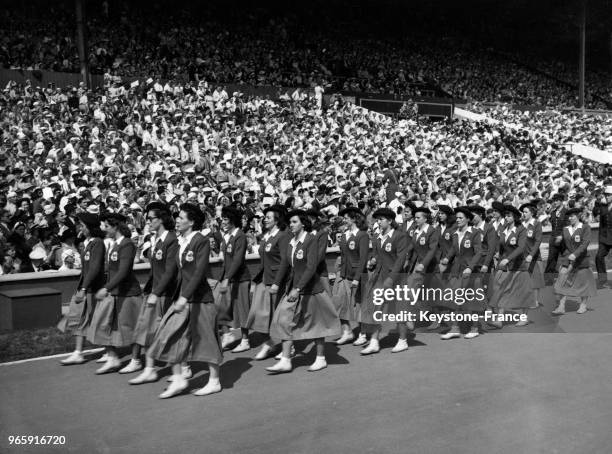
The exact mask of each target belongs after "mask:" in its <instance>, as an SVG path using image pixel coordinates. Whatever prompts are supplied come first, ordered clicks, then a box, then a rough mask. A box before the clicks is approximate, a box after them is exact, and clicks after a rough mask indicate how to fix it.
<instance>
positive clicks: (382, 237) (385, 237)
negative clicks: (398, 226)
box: [378, 229, 395, 243]
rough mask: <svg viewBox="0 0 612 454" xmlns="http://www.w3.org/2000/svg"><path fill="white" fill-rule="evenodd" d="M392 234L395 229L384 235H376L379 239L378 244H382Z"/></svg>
mask: <svg viewBox="0 0 612 454" xmlns="http://www.w3.org/2000/svg"><path fill="white" fill-rule="evenodd" d="M393 232H395V229H390V230H389V231H388V232H387V233H386V235H383V234H378V238H379V239H380V242H381V243H382V242H383V241H385V239H387V238H390V237H391V236H393Z"/></svg>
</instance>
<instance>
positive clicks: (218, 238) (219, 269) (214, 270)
mask: <svg viewBox="0 0 612 454" xmlns="http://www.w3.org/2000/svg"><path fill="white" fill-rule="evenodd" d="M200 234H201V235H202V236H203V237H204V238H208V240H209V241H210V240H211V239H214V240H215V242H216V243H217V251H216V252H219V251H220V250H221V248H222V247H223V235H221V233H220V232H218V231H216V232H214V233H213V232H212V231H210V232H208V233H207V234H206V235H204V234H203V233H202V232H200ZM213 251H214V249H213V247H212V244H211V247H210V252H211V253H212V252H213ZM222 275H223V266H215V267H213V266H209V267H208V271H207V272H206V277H207V278H209V279H214V280H216V281H220V280H221V276H222Z"/></svg>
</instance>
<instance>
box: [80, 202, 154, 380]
mask: <svg viewBox="0 0 612 454" xmlns="http://www.w3.org/2000/svg"><path fill="white" fill-rule="evenodd" d="M104 224H105V230H106V235H107V236H108V237H109V238H112V239H113V240H114V246H113V247H111V248H110V250H109V251H108V279H107V281H106V284H104V286H103V287H102V288H101V289H99V290H98V292H97V293H96V299H97V300H98V303H97V304H96V310H95V312H94V314H93V318H92V321H91V327H90V330H89V335H88V337H87V339H88V340H89V341H90V342H92V343H94V344H98V345H104V346H105V347H106V354H107V360H106V362H105V363H104V365H102V367H100V368H99V369H98V370H97V371H96V374H105V373H108V372H113V371H115V370H117V369H118V368H119V367H120V366H121V362H120V361H119V357H118V355H117V349H118V348H121V347H127V346H128V345H131V346H132V359H131V361H130V362H129V364H128V365H127V366H125V367H124V368H123V369H121V370H120V371H119V373H122V374H127V373H131V372H136V371H137V370H140V369H142V364H141V362H140V359H139V356H140V346H139V345H138V344H134V343H133V341H134V328H135V326H136V321H137V320H138V314H139V313H140V307H141V305H142V296H141V295H142V291H141V289H140V284H139V283H138V279H137V278H136V275H135V274H134V257H135V256H136V245H135V244H134V243H133V242H132V240H131V239H130V234H131V231H130V229H129V228H128V226H127V225H126V224H125V217H124V216H122V215H120V214H112V215H109V216H108V217H107V218H106V221H105V223H104Z"/></svg>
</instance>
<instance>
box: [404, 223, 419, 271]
mask: <svg viewBox="0 0 612 454" xmlns="http://www.w3.org/2000/svg"><path fill="white" fill-rule="evenodd" d="M416 228H417V223H416V221H415V220H414V219H411V220H410V221H405V222H404V223H403V224H402V231H403V232H404V233H405V235H406V244H407V245H408V252H407V253H406V263H405V266H404V269H405V270H410V269H412V268H413V267H414V257H413V255H414V254H413V252H414V239H413V236H414V231H415V230H416Z"/></svg>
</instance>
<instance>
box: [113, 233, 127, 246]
mask: <svg viewBox="0 0 612 454" xmlns="http://www.w3.org/2000/svg"><path fill="white" fill-rule="evenodd" d="M124 238H125V237H124V236H123V235H120V236H119V238H117V239H116V240H115V246H119V245H120V244H121V242H122V241H123V239H124Z"/></svg>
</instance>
